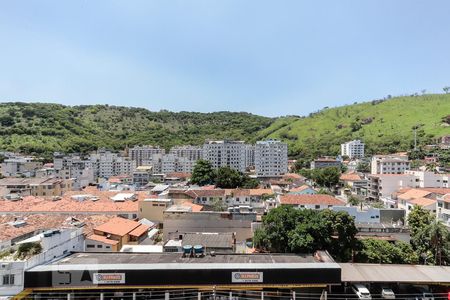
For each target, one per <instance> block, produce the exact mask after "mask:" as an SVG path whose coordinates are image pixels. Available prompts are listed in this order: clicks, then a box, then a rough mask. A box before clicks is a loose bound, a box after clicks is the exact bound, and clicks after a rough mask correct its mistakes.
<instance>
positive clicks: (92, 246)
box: [86, 244, 95, 248]
mask: <svg viewBox="0 0 450 300" xmlns="http://www.w3.org/2000/svg"><path fill="white" fill-rule="evenodd" d="M86 248H95V245H91V244H88V245H86Z"/></svg>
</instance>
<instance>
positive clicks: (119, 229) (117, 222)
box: [94, 217, 149, 236]
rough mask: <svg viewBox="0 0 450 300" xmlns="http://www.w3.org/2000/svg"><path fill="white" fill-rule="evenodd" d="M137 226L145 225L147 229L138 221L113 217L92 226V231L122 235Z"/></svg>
mask: <svg viewBox="0 0 450 300" xmlns="http://www.w3.org/2000/svg"><path fill="white" fill-rule="evenodd" d="M139 226H145V227H146V228H147V230H148V228H149V227H148V226H146V225H142V224H141V223H139V222H136V221H132V220H128V219H124V218H121V217H115V218H112V219H111V220H109V221H108V222H106V223H104V224H102V225H100V226H97V227H95V228H94V231H97V230H98V231H101V232H105V233H109V234H114V235H119V236H124V235H126V234H127V233H130V232H132V231H133V230H134V229H136V228H137V227H139Z"/></svg>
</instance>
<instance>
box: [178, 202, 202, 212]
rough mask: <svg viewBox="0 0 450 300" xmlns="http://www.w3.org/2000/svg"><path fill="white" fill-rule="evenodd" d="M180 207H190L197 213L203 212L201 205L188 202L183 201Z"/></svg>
mask: <svg viewBox="0 0 450 300" xmlns="http://www.w3.org/2000/svg"><path fill="white" fill-rule="evenodd" d="M181 205H182V206H190V207H191V208H192V211H193V212H199V211H202V210H203V205H199V204H195V203H192V202H189V201H184V202H183V203H181Z"/></svg>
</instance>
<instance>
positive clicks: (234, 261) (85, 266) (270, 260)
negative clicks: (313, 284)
mask: <svg viewBox="0 0 450 300" xmlns="http://www.w3.org/2000/svg"><path fill="white" fill-rule="evenodd" d="M321 256H322V258H323V260H319V259H318V256H313V255H311V254H305V255H297V254H216V255H214V256H210V255H206V256H204V257H182V255H181V253H148V254H147V253H145V254H144V253H133V254H128V253H120V252H119V253H93V252H92V253H90V252H87V253H74V254H72V255H70V256H68V257H66V258H63V259H61V260H59V261H57V262H54V263H52V264H47V265H40V266H37V267H34V268H32V269H31V270H30V271H31V272H40V271H47V270H54V271H56V270H76V269H82V270H91V269H92V270H94V269H95V270H99V269H102V270H107V269H114V270H116V271H117V270H129V269H198V268H201V269H208V268H215V269H230V268H233V269H234V268H240V269H245V268H285V269H290V268H321V267H324V268H330V267H332V268H339V265H338V264H337V263H335V262H334V261H333V260H332V259H331V257H330V256H329V255H327V254H326V253H321Z"/></svg>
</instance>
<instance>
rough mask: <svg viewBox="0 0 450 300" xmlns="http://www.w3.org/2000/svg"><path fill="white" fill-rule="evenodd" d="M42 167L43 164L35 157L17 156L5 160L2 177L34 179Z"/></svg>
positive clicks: (2, 165)
mask: <svg viewBox="0 0 450 300" xmlns="http://www.w3.org/2000/svg"><path fill="white" fill-rule="evenodd" d="M42 165H43V164H42V162H40V161H38V160H37V159H35V158H34V157H23V156H17V157H11V158H7V159H5V160H4V161H3V162H2V164H1V170H2V175H3V176H6V177H9V176H19V175H22V176H25V177H33V176H34V175H35V174H36V170H38V169H40V168H42Z"/></svg>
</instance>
